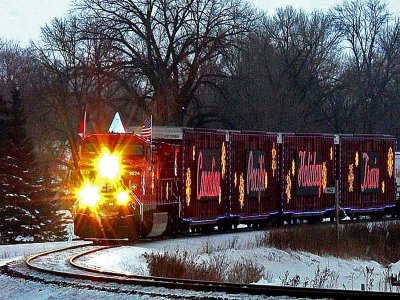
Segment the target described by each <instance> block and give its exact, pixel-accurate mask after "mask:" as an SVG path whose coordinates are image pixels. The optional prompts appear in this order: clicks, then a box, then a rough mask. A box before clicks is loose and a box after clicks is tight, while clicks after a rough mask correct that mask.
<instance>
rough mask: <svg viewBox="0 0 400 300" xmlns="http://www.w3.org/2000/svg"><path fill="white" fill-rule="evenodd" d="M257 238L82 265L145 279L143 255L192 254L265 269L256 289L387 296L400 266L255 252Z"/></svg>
mask: <svg viewBox="0 0 400 300" xmlns="http://www.w3.org/2000/svg"><path fill="white" fill-rule="evenodd" d="M261 238H262V234H261V233H257V232H248V233H237V234H223V235H212V236H209V237H204V236H201V237H196V238H193V237H191V238H180V239H173V240H168V241H157V242H150V243H146V244H142V245H138V246H124V247H120V248H116V249H110V250H105V251H102V252H101V253H97V254H95V255H92V256H90V257H86V258H85V259H84V261H83V263H84V264H86V265H89V266H98V267H101V268H102V269H104V270H112V271H117V272H123V273H135V274H143V275H148V268H147V264H146V261H145V259H144V258H143V256H142V255H143V253H146V252H154V251H161V252H163V251H168V252H169V253H173V252H179V253H183V252H185V251H187V252H190V253H193V254H195V257H196V259H197V260H198V261H206V262H207V261H212V260H215V259H219V260H223V261H224V262H225V263H226V266H227V271H229V266H232V265H233V263H234V262H235V261H241V260H251V261H252V262H254V263H255V264H256V265H258V266H260V267H262V268H263V269H264V272H263V273H264V276H263V279H261V280H260V281H259V282H257V283H256V284H267V285H285V286H299V287H315V288H334V289H347V290H360V289H361V285H362V284H364V285H365V288H366V289H367V290H372V291H390V290H391V287H390V285H389V284H388V281H387V278H388V275H389V274H392V273H396V274H397V273H399V271H400V262H398V263H396V264H393V265H391V266H390V267H386V266H382V265H380V264H379V263H377V262H375V261H364V260H357V259H351V260H346V259H338V258H335V257H321V256H318V255H314V254H310V253H305V252H294V251H290V250H287V251H283V250H279V249H276V248H268V247H260V246H258V245H259V244H260V243H258V242H257V241H258V240H259V239H261ZM392 291H394V289H392Z"/></svg>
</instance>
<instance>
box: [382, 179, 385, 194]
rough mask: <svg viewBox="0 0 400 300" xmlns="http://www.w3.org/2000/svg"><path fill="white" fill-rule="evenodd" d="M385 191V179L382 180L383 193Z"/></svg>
mask: <svg viewBox="0 0 400 300" xmlns="http://www.w3.org/2000/svg"><path fill="white" fill-rule="evenodd" d="M384 193H385V181H382V194H384Z"/></svg>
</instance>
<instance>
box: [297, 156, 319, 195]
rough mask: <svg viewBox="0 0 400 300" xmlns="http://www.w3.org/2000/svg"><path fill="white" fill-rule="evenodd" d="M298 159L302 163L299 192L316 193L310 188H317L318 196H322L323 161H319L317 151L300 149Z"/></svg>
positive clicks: (298, 177)
mask: <svg viewBox="0 0 400 300" xmlns="http://www.w3.org/2000/svg"><path fill="white" fill-rule="evenodd" d="M298 159H299V164H300V167H299V169H298V172H297V188H298V189H297V191H298V193H299V194H302V193H304V194H308V193H310V192H312V193H314V191H313V190H311V189H310V188H316V189H317V190H315V193H317V194H318V197H321V193H322V186H323V183H322V177H323V163H320V164H318V163H317V160H318V157H317V152H307V151H299V154H298Z"/></svg>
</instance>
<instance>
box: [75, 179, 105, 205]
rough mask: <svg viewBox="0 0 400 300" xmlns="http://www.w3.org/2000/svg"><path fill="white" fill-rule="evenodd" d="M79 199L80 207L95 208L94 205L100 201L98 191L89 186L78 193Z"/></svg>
mask: <svg viewBox="0 0 400 300" xmlns="http://www.w3.org/2000/svg"><path fill="white" fill-rule="evenodd" d="M79 198H80V200H81V203H82V205H85V206H90V207H95V206H96V203H97V202H98V201H99V200H100V193H99V189H98V188H97V187H95V186H92V185H90V184H86V185H85V186H84V187H83V189H82V190H81V191H80V192H79Z"/></svg>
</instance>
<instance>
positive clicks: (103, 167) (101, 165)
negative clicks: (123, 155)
mask: <svg viewBox="0 0 400 300" xmlns="http://www.w3.org/2000/svg"><path fill="white" fill-rule="evenodd" d="M97 168H98V171H99V175H100V176H101V177H103V178H108V179H110V180H114V179H115V178H116V177H117V175H118V174H119V173H120V164H119V158H118V156H116V155H114V154H109V153H104V154H103V156H102V157H101V158H100V159H99V161H98V163H97Z"/></svg>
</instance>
